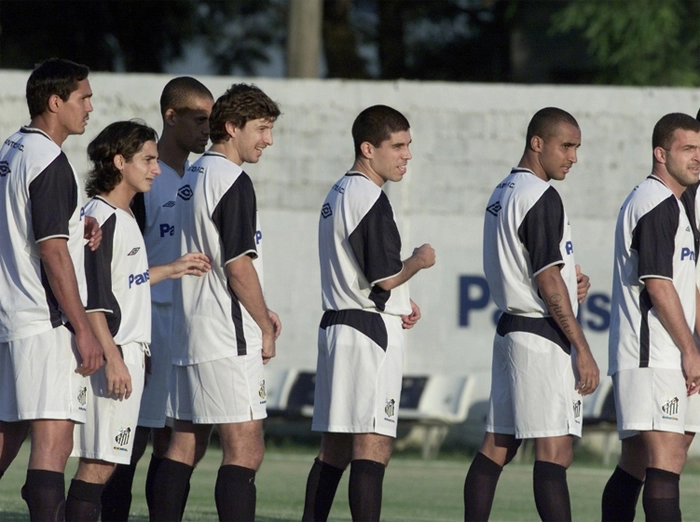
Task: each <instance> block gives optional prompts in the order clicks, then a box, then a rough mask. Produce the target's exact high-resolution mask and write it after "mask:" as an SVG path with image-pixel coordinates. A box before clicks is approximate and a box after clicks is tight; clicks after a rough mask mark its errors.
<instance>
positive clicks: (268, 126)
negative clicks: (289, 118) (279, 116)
mask: <svg viewBox="0 0 700 522" xmlns="http://www.w3.org/2000/svg"><path fill="white" fill-rule="evenodd" d="M274 125H275V122H273V121H270V120H268V119H265V118H258V119H257V120H250V121H248V122H246V124H245V125H244V126H243V128H242V129H239V128H237V127H236V128H235V136H233V139H234V146H235V149H236V153H237V155H238V158H239V159H240V163H239V165H242V164H243V163H257V162H258V161H259V160H260V157H261V156H262V153H263V149H264V148H265V147H269V146H270V145H272V127H274Z"/></svg>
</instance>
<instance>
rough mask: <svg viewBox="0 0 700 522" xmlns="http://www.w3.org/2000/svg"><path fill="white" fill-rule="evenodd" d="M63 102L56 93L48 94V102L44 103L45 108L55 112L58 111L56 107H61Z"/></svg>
mask: <svg viewBox="0 0 700 522" xmlns="http://www.w3.org/2000/svg"><path fill="white" fill-rule="evenodd" d="M62 103H63V100H62V99H61V97H60V96H59V95H58V94H52V95H51V96H49V99H48V102H47V103H46V108H47V110H49V111H50V112H53V113H56V112H58V109H60V108H61V104H62Z"/></svg>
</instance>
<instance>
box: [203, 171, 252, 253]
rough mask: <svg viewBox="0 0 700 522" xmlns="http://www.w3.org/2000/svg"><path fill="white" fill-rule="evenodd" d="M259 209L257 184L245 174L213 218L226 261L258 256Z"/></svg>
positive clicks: (222, 198)
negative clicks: (254, 184)
mask: <svg viewBox="0 0 700 522" xmlns="http://www.w3.org/2000/svg"><path fill="white" fill-rule="evenodd" d="M256 209H257V203H256V200H255V189H254V188H253V182H252V181H251V180H250V178H249V177H248V174H246V173H245V172H243V173H241V175H240V176H238V178H236V181H234V183H233V185H231V187H230V188H229V189H228V190H227V191H226V193H225V194H224V195H223V196H222V197H221V199H220V200H219V202H218V203H217V205H216V208H215V209H214V212H213V213H212V216H211V219H212V221H213V222H214V226H216V229H217V231H218V232H219V237H220V238H221V244H222V251H223V259H224V261H225V262H228V261H230V260H231V259H236V258H237V257H240V256H241V255H242V254H245V253H250V255H251V256H252V257H256V255H257V254H254V252H255V251H256V248H255V245H256V237H255V235H256V232H257V223H256V216H255V211H256Z"/></svg>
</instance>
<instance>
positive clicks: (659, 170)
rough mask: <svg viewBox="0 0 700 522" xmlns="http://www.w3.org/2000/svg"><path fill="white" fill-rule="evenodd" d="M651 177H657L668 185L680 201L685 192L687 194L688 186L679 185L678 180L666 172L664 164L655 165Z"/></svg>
mask: <svg viewBox="0 0 700 522" xmlns="http://www.w3.org/2000/svg"><path fill="white" fill-rule="evenodd" d="M651 175H652V176H656V177H657V178H659V179H660V180H661V181H663V182H664V185H666V186H667V187H668V188H669V189H670V190H671V192H673V194H674V195H675V196H676V197H677V198H678V199H680V197H681V196H682V195H683V192H685V189H686V186H685V185H681V184H680V183H678V181H676V179H675V178H674V177H673V176H671V174H669V172H668V170H666V168H665V167H664V166H663V164H661V163H655V164H654V168H653V169H652V171H651Z"/></svg>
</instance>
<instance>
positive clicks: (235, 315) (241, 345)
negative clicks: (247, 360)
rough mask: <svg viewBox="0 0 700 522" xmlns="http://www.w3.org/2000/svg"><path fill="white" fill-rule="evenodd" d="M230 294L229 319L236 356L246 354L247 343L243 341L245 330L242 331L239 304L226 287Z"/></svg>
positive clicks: (231, 291)
mask: <svg viewBox="0 0 700 522" xmlns="http://www.w3.org/2000/svg"><path fill="white" fill-rule="evenodd" d="M228 290H229V293H230V294H231V319H232V320H233V328H234V330H235V331H236V349H237V352H238V355H247V354H248V343H247V342H246V340H245V330H244V329H243V311H242V310H241V302H240V301H239V300H238V296H237V295H236V293H235V292H234V291H233V289H232V288H231V287H230V286H229V287H228Z"/></svg>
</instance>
